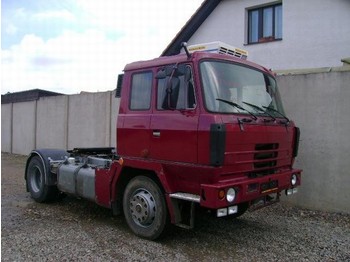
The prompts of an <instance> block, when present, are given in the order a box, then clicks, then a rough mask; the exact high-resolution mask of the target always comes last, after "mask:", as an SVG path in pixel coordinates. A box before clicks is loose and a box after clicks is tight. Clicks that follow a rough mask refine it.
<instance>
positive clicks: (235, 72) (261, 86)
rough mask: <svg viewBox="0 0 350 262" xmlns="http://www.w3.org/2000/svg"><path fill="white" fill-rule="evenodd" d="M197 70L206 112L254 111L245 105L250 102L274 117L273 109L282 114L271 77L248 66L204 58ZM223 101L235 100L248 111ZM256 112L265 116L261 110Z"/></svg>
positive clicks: (276, 114) (275, 87)
mask: <svg viewBox="0 0 350 262" xmlns="http://www.w3.org/2000/svg"><path fill="white" fill-rule="evenodd" d="M200 70H201V78H202V84H203V90H204V97H205V104H206V107H207V110H208V111H211V112H217V113H242V114H247V111H252V110H254V108H252V107H251V106H249V105H248V104H251V105H255V106H257V107H260V108H263V109H264V111H266V110H267V111H268V114H270V115H271V114H273V115H274V116H276V117H281V115H278V113H277V112H276V111H278V112H279V113H281V114H284V110H283V107H282V102H281V99H280V96H279V93H278V90H277V85H276V81H275V79H274V78H273V77H271V76H269V75H267V74H264V73H262V72H260V71H258V70H255V69H252V68H249V67H245V66H241V65H237V64H233V63H229V62H223V61H203V62H201V64H200ZM220 100H221V101H220ZM222 100H227V101H231V102H233V103H236V104H238V105H239V106H241V107H243V108H244V109H246V110H247V111H244V110H242V109H240V108H238V107H233V106H231V105H230V104H228V103H223V101H222ZM273 109H274V110H275V111H273ZM255 110H256V108H255ZM253 112H254V113H255V111H253ZM259 114H261V115H264V113H263V111H260V112H259Z"/></svg>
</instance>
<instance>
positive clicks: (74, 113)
mask: <svg viewBox="0 0 350 262" xmlns="http://www.w3.org/2000/svg"><path fill="white" fill-rule="evenodd" d="M110 130H111V92H104V93H93V94H89V93H87V94H80V95H73V96H70V97H69V105H68V148H74V147H107V146H110Z"/></svg>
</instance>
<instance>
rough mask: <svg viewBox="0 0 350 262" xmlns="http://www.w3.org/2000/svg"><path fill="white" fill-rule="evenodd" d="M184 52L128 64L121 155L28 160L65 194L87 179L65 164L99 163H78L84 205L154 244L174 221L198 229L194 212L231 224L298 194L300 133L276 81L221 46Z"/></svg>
mask: <svg viewBox="0 0 350 262" xmlns="http://www.w3.org/2000/svg"><path fill="white" fill-rule="evenodd" d="M213 46H214V47H213ZM184 49H185V51H186V53H184V54H179V55H176V56H170V57H160V58H156V59H153V60H150V61H140V62H134V63H131V64H128V65H126V66H125V69H124V74H123V75H122V76H120V77H119V81H118V88H117V96H118V97H120V108H119V114H118V118H117V132H116V133H117V144H118V146H117V148H116V151H115V152H114V151H113V150H111V151H108V150H107V151H106V149H99V150H102V151H103V154H100V153H99V152H101V151H99V150H97V149H96V150H88V149H84V150H82V149H80V150H79V149H77V150H75V151H74V150H73V151H71V152H68V153H67V152H65V153H64V154H63V153H62V155H64V157H65V159H66V160H62V159H57V158H56V160H55V159H52V158H50V159H49V160H48V161H46V162H45V159H47V158H48V153H46V155H42V154H41V153H40V151H35V152H37V153H34V154H33V155H31V157H33V156H35V155H36V154H37V155H39V156H40V157H41V159H43V160H42V161H43V162H44V164H45V165H46V167H49V168H50V171H48V172H47V173H52V176H54V177H55V178H54V179H53V181H54V182H53V186H57V188H58V189H59V191H62V192H65V191H69V190H67V189H65V187H64V186H63V184H64V182H60V181H62V179H63V177H64V176H67V177H69V176H70V174H71V176H74V174H77V175H78V176H79V173H81V171H76V169H75V168H74V167H73V168H70V167H69V168H68V167H67V165H68V166H70V165H73V163H74V164H75V165H76V164H77V163H78V162H79V161H80V162H83V161H84V159H90V160H91V159H92V160H93V161H95V162H93V163H103V164H101V165H100V166H98V165H95V166H93V165H92V164H91V163H92V162H91V163H90V164H89V162H88V161H85V164H86V163H87V164H86V165H87V166H85V167H83V164H81V167H80V168H81V169H79V170H82V169H84V168H90V169H89V172H87V171H85V172H84V174H83V173H82V175H81V177H82V178H81V179H80V180H79V179H77V180H76V181H82V182H81V183H82V184H84V183H85V184H86V183H87V184H88V186H87V185H86V190H85V191H86V193H85V195H86V197H85V198H88V199H90V200H92V201H95V202H96V203H97V204H99V205H102V206H105V207H108V208H111V209H113V211H114V213H116V214H119V213H121V211H123V212H124V216H125V218H126V221H127V223H128V225H129V226H130V228H131V230H132V231H133V232H134V233H135V234H137V235H139V236H141V237H144V238H148V239H156V238H158V237H159V236H161V235H162V234H163V233H164V232H165V229H166V228H167V225H168V224H169V223H170V222H171V223H172V224H175V225H179V226H182V227H186V228H192V227H193V226H194V214H195V212H194V211H195V208H196V207H197V206H200V207H202V208H206V209H209V210H211V211H212V212H214V213H215V214H216V216H217V217H225V216H231V217H233V218H234V217H238V216H240V215H242V214H243V213H244V212H245V211H246V210H247V209H248V208H251V209H252V210H253V209H256V208H260V207H264V206H267V205H270V204H273V203H276V202H277V201H279V198H280V195H281V192H283V191H285V193H286V194H287V195H291V194H294V193H296V192H297V187H298V186H299V185H300V182H301V170H299V169H294V168H293V163H294V159H295V157H296V156H297V153H298V144H299V136H300V132H299V128H297V127H296V126H295V124H294V122H293V121H291V120H289V119H288V118H287V117H286V116H285V112H284V109H283V105H282V101H281V98H280V95H279V92H278V86H277V83H276V80H275V77H274V74H273V73H272V72H271V71H270V70H267V69H266V68H264V67H262V66H259V65H257V64H254V63H252V62H249V61H247V60H245V58H246V57H247V52H246V51H244V50H241V49H238V48H234V47H231V46H228V45H225V44H222V43H220V42H219V43H210V44H202V45H196V46H192V47H188V48H187V47H186V46H184ZM106 152H107V153H106ZM58 155H59V154H58ZM31 157H30V158H29V160H28V164H27V169H26V170H29V171H26V179H27V188H28V190H29V191H31V181H32V182H33V181H34V182H35V179H32V180H31V178H30V177H34V176H35V175H32V176H31V173H30V167H31V166H30V159H31ZM61 158H62V157H61ZM69 158H70V160H67V159H69ZM72 158H73V160H72ZM77 159H78V160H77ZM99 159H100V160H99ZM92 160H91V161H92ZM45 165H44V167H43V169H45ZM53 167H55V168H53ZM68 170H72V171H68ZM87 173H89V175H87ZM85 174H86V175H85ZM60 177H61V179H60ZM63 180H64V179H63ZM67 180H69V179H68V178H67ZM28 181H29V184H28ZM55 181H56V182H55ZM84 181H85V182H84ZM72 183H73V184H74V182H72ZM76 183H79V182H76ZM37 188H40V186H37ZM74 188H79V186H77V185H74ZM89 188H91V189H90V191H89ZM92 189H93V190H94V192H93V193H91V190H92ZM72 192H73V193H74V189H73V190H71V191H70V193H72ZM76 195H78V196H82V197H84V193H79V192H77V193H76ZM32 196H33V195H32ZM39 202H40V201H39Z"/></svg>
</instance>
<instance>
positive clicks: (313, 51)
mask: <svg viewBox="0 0 350 262" xmlns="http://www.w3.org/2000/svg"><path fill="white" fill-rule="evenodd" d="M278 2H282V1H273V0H223V1H221V3H220V4H219V5H218V6H217V7H216V9H215V10H214V11H213V12H212V13H211V14H210V15H209V17H208V18H207V19H206V20H205V21H204V22H203V24H202V25H201V26H200V27H199V29H198V30H197V31H196V32H195V34H194V35H193V36H192V37H191V38H190V39H189V41H188V44H189V45H191V44H198V43H206V42H212V41H222V42H226V43H228V44H231V45H233V46H236V47H239V48H243V49H245V50H247V51H248V52H249V56H248V59H249V60H251V61H254V62H256V63H258V64H261V65H264V66H265V67H267V68H272V69H273V70H283V69H294V68H316V67H332V66H340V65H341V64H342V63H341V61H340V60H341V59H342V58H345V57H350V48H349V47H350V26H348V25H350V15H349V14H350V1H348V0H308V1H305V0H283V3H282V9H283V11H282V12H283V22H282V23H283V39H282V40H281V41H275V42H269V43H259V44H250V45H247V24H248V14H247V9H250V8H253V7H259V6H263V5H266V4H269V3H278Z"/></svg>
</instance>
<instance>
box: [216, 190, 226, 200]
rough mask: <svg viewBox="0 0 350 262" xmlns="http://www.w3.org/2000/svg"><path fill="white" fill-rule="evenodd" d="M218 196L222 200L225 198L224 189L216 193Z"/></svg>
mask: <svg viewBox="0 0 350 262" xmlns="http://www.w3.org/2000/svg"><path fill="white" fill-rule="evenodd" d="M218 197H219V199H220V200H223V199H224V198H225V190H223V189H220V190H219V193H218Z"/></svg>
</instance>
